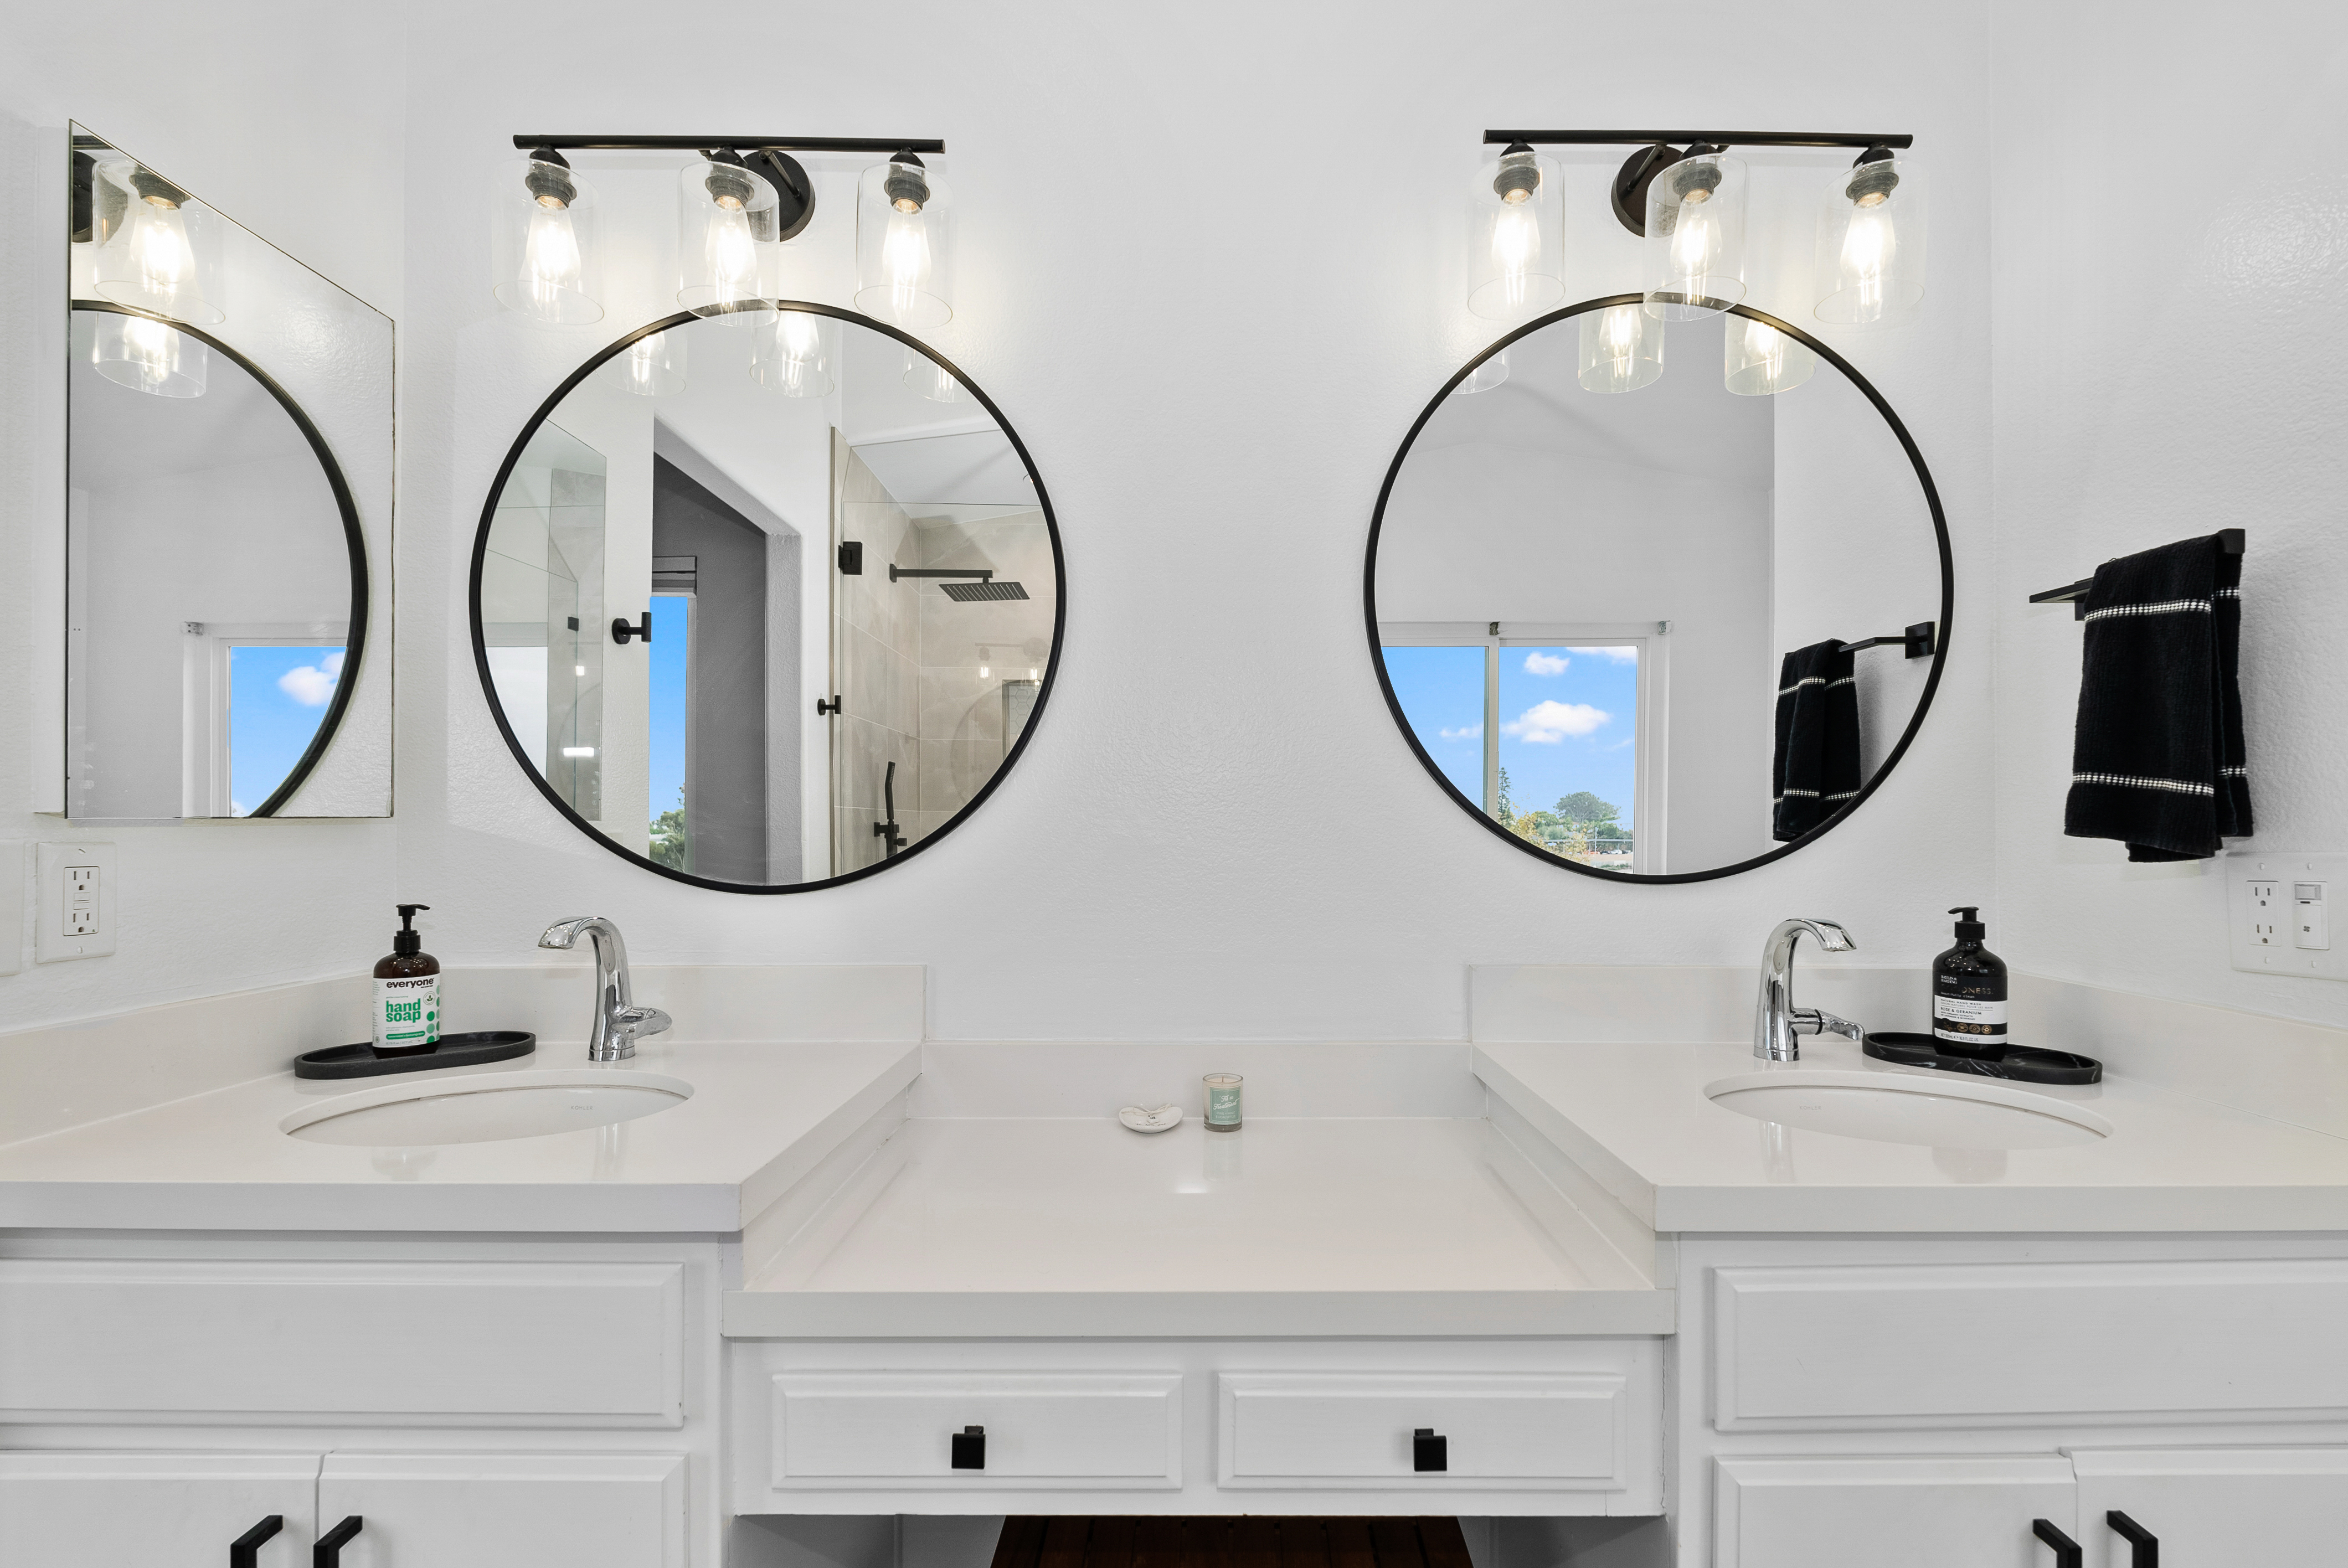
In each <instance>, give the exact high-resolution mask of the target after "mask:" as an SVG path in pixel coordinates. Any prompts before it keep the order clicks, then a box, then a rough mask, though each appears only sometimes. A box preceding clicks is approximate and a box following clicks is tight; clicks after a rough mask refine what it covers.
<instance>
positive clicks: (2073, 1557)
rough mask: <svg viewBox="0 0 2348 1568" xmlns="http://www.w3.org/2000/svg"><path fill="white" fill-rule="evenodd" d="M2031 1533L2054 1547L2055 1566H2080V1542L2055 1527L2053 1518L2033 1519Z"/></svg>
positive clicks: (2060, 1567)
mask: <svg viewBox="0 0 2348 1568" xmlns="http://www.w3.org/2000/svg"><path fill="white" fill-rule="evenodd" d="M2030 1533H2031V1534H2033V1535H2035V1536H2036V1537H2038V1539H2039V1540H2041V1541H2044V1542H2046V1544H2047V1545H2049V1546H2052V1547H2053V1548H2055V1568H2079V1543H2078V1542H2075V1541H2074V1540H2072V1539H2071V1538H2070V1537H2069V1536H2067V1535H2065V1534H2064V1533H2063V1532H2061V1531H2059V1530H2057V1529H2055V1524H2054V1522H2053V1521H2052V1520H2046V1519H2034V1520H2032V1521H2031V1522H2030Z"/></svg>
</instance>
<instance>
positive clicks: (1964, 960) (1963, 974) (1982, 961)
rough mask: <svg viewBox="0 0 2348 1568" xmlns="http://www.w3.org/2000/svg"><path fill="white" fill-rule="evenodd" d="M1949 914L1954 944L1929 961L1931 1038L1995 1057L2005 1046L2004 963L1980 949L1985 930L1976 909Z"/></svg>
mask: <svg viewBox="0 0 2348 1568" xmlns="http://www.w3.org/2000/svg"><path fill="white" fill-rule="evenodd" d="M1949 913H1950V914H1952V915H1954V916H1957V917H1959V918H1958V920H1957V945H1956V946H1955V947H1953V948H1950V949H1949V950H1948V951H1947V952H1945V953H1942V954H1941V956H1940V957H1939V958H1934V959H1933V960H1932V1038H1933V1039H1935V1040H1945V1041H1947V1042H1948V1043H1950V1044H1952V1045H1969V1046H1974V1047H1977V1048H1982V1054H1985V1055H1989V1056H1995V1055H1997V1054H1998V1053H1999V1052H2000V1051H2002V1050H2003V1049H2004V1047H2005V1043H2006V1040H2005V960H2004V959H2003V958H1999V957H1998V956H1997V955H1996V954H1995V953H1993V952H1991V951H1990V950H1989V949H1988V948H1984V947H1982V938H1984V937H1986V936H1988V935H1989V927H1987V926H1985V925H1983V924H1982V920H1981V910H1980V908H1979V907H1976V906H1974V905H1971V904H1966V905H1962V906H1960V907H1957V908H1954V909H1952V910H1950V911H1949ZM1967 1054H1971V1053H1970V1052H1969V1053H1967Z"/></svg>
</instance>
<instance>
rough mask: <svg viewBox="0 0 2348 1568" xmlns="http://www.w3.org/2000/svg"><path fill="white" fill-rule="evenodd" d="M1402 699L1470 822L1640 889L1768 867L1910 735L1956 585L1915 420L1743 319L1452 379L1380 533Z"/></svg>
mask: <svg viewBox="0 0 2348 1568" xmlns="http://www.w3.org/2000/svg"><path fill="white" fill-rule="evenodd" d="M1364 591H1365V604H1366V608H1367V613H1368V620H1369V632H1370V641H1371V649H1372V652H1373V654H1374V656H1375V660H1376V662H1377V668H1378V677H1379V681H1380V682H1381V683H1382V684H1383V685H1384V687H1385V695H1386V702H1387V705H1388V706H1389V707H1390V708H1391V709H1392V710H1393V712H1394V715H1395V722H1396V723H1399V724H1400V725H1401V726H1402V729H1403V733H1404V734H1405V735H1406V736H1407V737H1408V738H1409V740H1410V743H1411V747H1412V749H1413V750H1414V751H1416V753H1417V754H1418V758H1419V761H1420V762H1422V763H1424V764H1426V769H1427V772H1428V773H1430V774H1433V775H1434V776H1435V778H1436V779H1437V781H1438V782H1439V783H1440V784H1441V785H1442V787H1443V788H1444V790H1445V791H1446V792H1447V794H1449V795H1450V796H1451V797H1452V799H1453V800H1454V801H1456V802H1457V804H1459V805H1460V806H1461V807H1462V808H1464V809H1465V810H1467V811H1468V812H1470V813H1472V814H1474V815H1476V817H1477V818H1478V820H1479V821H1481V822H1482V823H1483V824H1484V825H1485V826H1486V827H1488V829H1490V830H1491V831H1492V832H1493V833H1495V834H1498V835H1500V836H1501V837H1502V838H1504V839H1506V840H1507V841H1508V842H1509V843H1510V844H1512V845H1515V846H1516V847H1517V848H1519V849H1521V850H1523V851H1524V852H1526V853H1527V854H1530V855H1535V856H1540V857H1541V858H1543V859H1545V860H1549V861H1552V862H1554V863H1555V864H1557V865H1559V866H1565V867H1567V868H1569V869H1570V870H1573V871H1578V872H1581V873H1584V874H1587V875H1591V876H1606V877H1612V878H1615V879H1618V880H1622V881H1637V882H1686V881H1694V880H1698V879H1701V878H1704V877H1709V876H1727V875H1729V874H1730V873H1733V872H1737V871H1745V870H1749V869H1751V868H1752V867H1754V866H1759V865H1762V864H1763V863H1765V862H1766V861H1769V860H1774V859H1776V857H1777V856H1781V855H1786V854H1788V853H1790V852H1791V851H1793V850H1795V849H1797V848H1799V847H1800V846H1801V845H1804V844H1807V843H1808V842H1809V841H1810V840H1812V839H1814V838H1816V837H1818V835H1820V834H1823V833H1825V832H1827V831H1828V829H1829V828H1831V827H1833V826H1834V825H1836V824H1838V823H1839V822H1841V821H1842V820H1843V819H1844V818H1846V817H1847V816H1849V814H1850V813H1851V812H1852V811H1854V810H1856V809H1857V808H1858V806H1859V804H1860V803H1861V802H1862V801H1864V800H1865V799H1866V798H1867V796H1868V795H1869V794H1870V793H1871V792H1872V791H1873V790H1874V789H1875V787H1876V786H1877V785H1878V784H1880V783H1881V782H1882V780H1883V778H1884V776H1885V775H1886V774H1889V773H1890V770H1891V769H1892V767H1893V766H1894V765H1896V764H1898V762H1899V760H1900V754H1901V753H1903V752H1905V751H1906V750H1907V748H1908V743H1909V742H1910V740H1911V739H1912V738H1913V737H1914V735H1915V733H1916V730H1917V727H1918V726H1919V725H1921V723H1923V720H1924V713H1925V710H1926V709H1927V708H1928V707H1930V705H1931V701H1932V692H1933V689H1934V687H1935V686H1937V685H1938V683H1939V681H1940V675H1941V661H1942V660H1943V659H1944V658H1945V656H1946V653H1945V650H1946V645H1947V641H1948V624H1949V612H1950V606H1951V602H1952V572H1951V566H1950V559H1949V536H1948V528H1947V526H1946V524H1945V522H1944V520H1943V518H1942V517H1941V501H1940V496H1939V494H1938V492H1937V491H1935V489H1934V488H1933V486H1932V476H1931V472H1930V470H1928V469H1927V468H1926V467H1925V465H1924V459H1923V457H1922V456H1921V454H1920V453H1919V452H1918V451H1917V450H1916V444H1915V442H1914V441H1913V440H1912V439H1910V436H1909V434H1908V432H1907V430H1906V428H1905V427H1904V426H1902V425H1900V419H1899V416H1898V415H1895V414H1894V413H1893V412H1892V411H1891V408H1890V405H1888V404H1886V403H1885V402H1884V401H1883V398H1882V397H1881V396H1880V395H1879V394H1878V393H1877V392H1876V390H1875V389H1874V388H1873V387H1872V386H1870V385H1869V384H1868V383H1867V381H1866V378H1865V377H1863V376H1861V375H1860V374H1859V373H1858V372H1857V371H1856V370H1854V369H1852V368H1851V366H1850V365H1849V364H1848V363H1847V362H1846V361H1845V360H1843V359H1842V357H1841V356H1840V355H1838V354H1836V353H1835V352H1834V351H1833V350H1831V349H1829V348H1828V347H1827V346H1826V345H1825V344H1824V343H1819V342H1818V340H1817V339H1815V338H1812V337H1810V336H1809V335H1808V334H1807V333H1803V332H1801V331H1800V330H1799V329H1797V328H1795V327H1792V326H1789V325H1787V323H1784V322H1780V321H1778V320H1776V318H1775V317H1772V316H1767V315H1764V314H1762V313H1759V312H1757V311H1754V310H1750V309H1747V308H1746V307H1743V306H1739V307H1737V308H1735V309H1734V310H1732V311H1729V312H1726V313H1717V314H1713V315H1708V316H1705V317H1703V318H1700V319H1698V320H1695V321H1691V322H1673V323H1670V324H1669V329H1668V334H1667V333H1666V327H1665V323H1663V322H1662V321H1660V320H1657V319H1655V318H1654V317H1653V316H1651V315H1649V314H1648V313H1646V311H1645V309H1644V307H1643V304H1642V303H1641V301H1640V297H1639V296H1638V295H1635V294H1630V295H1621V296H1616V297H1614V298H1611V299H1602V300H1591V301H1587V302H1583V303H1581V304H1578V305H1572V306H1570V307H1568V308H1566V309H1564V310H1561V311H1559V312H1557V313H1554V314H1551V315H1548V316H1544V317H1542V318H1541V319H1540V320H1539V321H1536V322H1533V323H1530V324H1529V325H1527V326H1525V327H1523V328H1521V329H1519V331H1518V332H1516V333H1513V334H1511V335H1510V336H1509V337H1507V338H1504V339H1502V340H1501V341H1500V342H1499V343H1495V344H1493V345H1492V347H1491V348H1489V349H1488V350H1487V351H1485V353H1484V354H1481V355H1479V356H1478V358H1477V359H1476V361H1475V362H1474V363H1472V364H1469V365H1468V366H1467V367H1466V368H1465V369H1463V370H1461V371H1460V372H1459V374H1457V375H1455V376H1454V377H1452V379H1451V381H1450V383H1449V384H1447V385H1446V386H1445V387H1444V389H1443V391H1442V392H1441V393H1440V394H1439V395H1437V397H1436V399H1435V401H1434V402H1433V403H1432V404H1430V405H1428V406H1427V408H1426V412H1425V413H1423V414H1422V415H1419V418H1418V422H1417V424H1416V425H1414V426H1412V428H1411V432H1410V435H1409V436H1408V437H1407V438H1406V440H1405V441H1404V442H1403V445H1402V450H1401V451H1399V452H1397V453H1396V454H1395V460H1394V464H1393V466H1392V467H1391V468H1390V469H1388V471H1387V474H1386V481H1385V487H1384V489H1383V490H1382V491H1381V492H1380V494H1379V497H1378V508H1377V513H1376V516H1375V519H1374V520H1373V521H1372V523H1371V525H1370V545H1369V559H1368V562H1367V565H1366V567H1365V581H1364Z"/></svg>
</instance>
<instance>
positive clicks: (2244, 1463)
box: [2071, 1448, 2348, 1568]
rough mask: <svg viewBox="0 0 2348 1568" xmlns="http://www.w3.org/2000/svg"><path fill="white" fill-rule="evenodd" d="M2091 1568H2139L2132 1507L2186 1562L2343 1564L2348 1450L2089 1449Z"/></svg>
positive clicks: (2078, 1462)
mask: <svg viewBox="0 0 2348 1568" xmlns="http://www.w3.org/2000/svg"><path fill="white" fill-rule="evenodd" d="M2071 1461H2072V1464H2073V1466H2074V1467H2075V1469H2076V1471H2077V1472H2078V1477H2079V1531H2078V1536H2077V1539H2078V1541H2079V1543H2080V1545H2081V1546H2082V1547H2083V1548H2085V1559H2086V1568H2133V1565H2134V1564H2135V1563H2137V1557H2136V1555H2135V1553H2134V1551H2133V1549H2132V1548H2131V1546H2130V1544H2129V1542H2127V1541H2126V1540H2125V1539H2123V1538H2122V1535H2121V1533H2120V1532H2119V1531H2117V1530H2116V1529H2115V1528H2114V1527H2113V1526H2112V1525H2111V1523H2110V1522H2109V1521H2108V1515H2109V1514H2110V1513H2112V1512H2120V1513H2124V1514H2126V1515H2127V1517H2128V1518H2129V1519H2130V1520H2131V1521H2133V1522H2135V1523H2136V1525H2137V1527H2138V1528H2139V1529H2141V1530H2143V1531H2145V1532H2147V1533H2148V1534H2150V1535H2151V1536H2152V1538H2153V1540H2154V1542H2157V1549H2158V1550H2159V1551H2160V1552H2161V1553H2165V1554H2166V1555H2167V1561H2168V1562H2169V1563H2174V1564H2177V1565H2178V1568H2190V1565H2191V1564H2194V1563H2336V1562H2339V1561H2340V1560H2341V1558H2342V1555H2343V1552H2348V1545H2343V1540H2348V1449H2336V1448H2334V1449H2283V1448H2253V1449H2104V1450H2089V1449H2083V1450H2079V1451H2077V1452H2075V1453H2074V1454H2073V1455H2072V1456H2071Z"/></svg>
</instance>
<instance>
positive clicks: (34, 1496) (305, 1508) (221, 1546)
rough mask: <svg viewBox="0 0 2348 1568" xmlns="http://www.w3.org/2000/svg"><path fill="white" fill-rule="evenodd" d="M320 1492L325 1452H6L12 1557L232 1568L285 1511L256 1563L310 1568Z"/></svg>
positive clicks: (69, 1566) (0, 1552)
mask: <svg viewBox="0 0 2348 1568" xmlns="http://www.w3.org/2000/svg"><path fill="white" fill-rule="evenodd" d="M317 1487H318V1456H317V1455H316V1454H314V1453H306V1454H305V1453H280V1454H240V1453H202V1454H198V1453H78V1452H54V1453H30V1452H25V1453H0V1563H6V1564H8V1565H9V1568H18V1565H20V1564H21V1565H22V1568H220V1565H221V1563H225V1562H228V1561H229V1548H230V1546H231V1545H232V1544H233V1543H234V1542H236V1541H237V1540H239V1539H240V1538H242V1537H243V1536H244V1535H246V1534H247V1533H248V1532H252V1530H253V1528H254V1527H255V1526H256V1525H259V1524H261V1523H262V1522H263V1521H265V1520H267V1519H269V1518H270V1517H272V1516H276V1517H277V1518H279V1519H281V1520H282V1521H283V1524H282V1526H281V1527H280V1528H279V1529H278V1530H277V1531H275V1532H273V1533H271V1534H270V1535H269V1536H268V1538H267V1539H266V1540H263V1541H262V1542H258V1543H256V1545H255V1546H254V1548H253V1557H252V1561H253V1564H254V1568H303V1565H304V1564H306V1563H308V1562H309V1560H310V1543H311V1541H312V1540H313V1539H314V1536H315V1533H316V1529H315V1527H316V1523H317V1520H316V1514H315V1510H314V1504H315V1502H316V1501H317Z"/></svg>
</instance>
